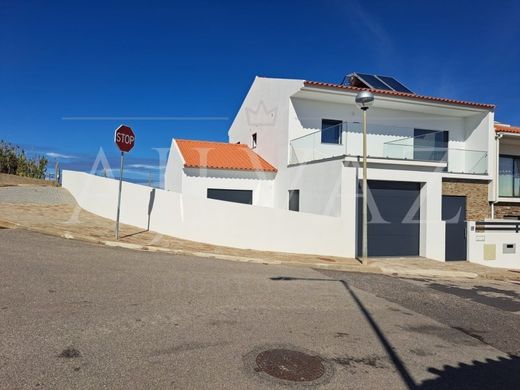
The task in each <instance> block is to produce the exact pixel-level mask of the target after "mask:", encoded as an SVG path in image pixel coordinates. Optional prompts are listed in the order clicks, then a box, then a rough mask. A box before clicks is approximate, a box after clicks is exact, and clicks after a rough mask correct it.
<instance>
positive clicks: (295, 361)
mask: <svg viewBox="0 0 520 390" xmlns="http://www.w3.org/2000/svg"><path fill="white" fill-rule="evenodd" d="M256 365H257V368H256V371H257V372H260V371H262V372H265V373H266V374H268V375H270V376H272V377H274V378H278V379H283V380H287V381H293V382H310V381H314V380H316V379H319V378H321V377H322V376H323V374H324V373H325V367H324V366H323V364H322V359H321V358H320V357H318V356H312V355H309V354H306V353H303V352H299V351H292V350H289V349H269V350H267V351H263V352H261V353H259V354H258V355H257V356H256Z"/></svg>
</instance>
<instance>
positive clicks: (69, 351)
mask: <svg viewBox="0 0 520 390" xmlns="http://www.w3.org/2000/svg"><path fill="white" fill-rule="evenodd" d="M58 357H61V358H66V359H73V358H79V357H81V353H80V352H79V351H78V350H77V349H76V348H74V347H68V348H65V349H64V350H63V351H61V353H60V354H59V355H58Z"/></svg>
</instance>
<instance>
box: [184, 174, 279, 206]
mask: <svg viewBox="0 0 520 390" xmlns="http://www.w3.org/2000/svg"><path fill="white" fill-rule="evenodd" d="M275 176H276V174H275V173H272V172H248V171H237V170H227V169H196V168H184V169H183V170H182V193H183V194H184V195H187V196H193V197H197V198H207V190H208V188H219V189H226V190H251V191H253V205H255V206H264V207H273V186H274V180H273V179H274V178H275Z"/></svg>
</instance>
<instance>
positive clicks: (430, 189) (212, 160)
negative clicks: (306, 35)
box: [165, 74, 520, 261]
mask: <svg viewBox="0 0 520 390" xmlns="http://www.w3.org/2000/svg"><path fill="white" fill-rule="evenodd" d="M379 81H381V79H379ZM388 85H389V84H388ZM403 88H404V87H403ZM366 89H369V90H371V92H373V94H374V95H375V101H374V104H373V106H372V107H371V108H370V109H369V111H368V135H367V144H368V158H367V164H368V182H369V190H370V191H369V227H368V242H369V249H368V250H369V256H385V257H390V256H423V257H428V258H431V259H436V260H440V261H444V260H464V259H466V253H467V251H466V246H467V243H466V229H467V224H466V221H482V220H486V219H490V218H493V217H496V218H503V217H508V218H513V217H515V216H518V215H520V208H519V207H518V206H520V179H519V177H520V169H519V168H520V143H519V144H518V145H519V147H516V146H515V144H516V143H517V142H520V129H518V128H514V127H508V126H501V125H495V118H494V109H495V106H494V105H492V104H483V103H473V102H464V101H458V100H453V99H444V98H435V97H430V96H422V95H417V94H415V93H413V92H411V91H409V90H408V89H406V88H404V90H405V91H403V90H402V89H401V90H395V89H392V88H387V89H380V88H373V87H372V86H370V85H366V84H364V80H363V78H362V77H359V78H358V77H357V75H356V74H353V76H351V78H350V80H349V83H348V84H329V83H320V82H312V81H305V80H288V79H274V78H262V77H257V78H256V79H255V81H254V82H253V84H252V86H251V88H250V90H249V92H248V94H247V96H246V97H245V99H244V101H243V103H242V105H241V107H240V109H239V111H238V113H237V115H236V117H235V119H234V121H233V123H232V125H231V127H230V129H229V132H228V135H229V143H210V142H205V141H185V140H175V139H174V140H173V141H172V145H171V152H170V156H169V160H168V163H167V167H166V174H165V189H166V190H169V191H175V192H180V193H183V194H189V195H190V196H194V197H200V198H212V199H218V200H224V201H231V202H237V203H246V204H251V205H252V206H253V207H269V208H277V209H284V210H292V211H294V212H299V213H309V214H318V215H323V216H329V217H333V218H338V219H341V222H342V226H344V229H345V230H344V231H345V233H344V237H343V239H344V242H343V243H342V245H344V248H345V252H344V253H345V255H346V256H350V257H355V256H357V255H358V254H359V252H360V250H359V249H360V245H359V244H360V239H359V238H360V237H359V235H360V234H359V232H360V181H361V179H362V169H361V165H362V157H361V156H362V124H361V122H362V112H361V110H360V109H359V108H358V107H357V106H356V104H355V96H356V95H357V93H359V92H360V91H362V90H366ZM504 128H507V129H505V130H504ZM515 150H518V152H515ZM515 156H519V157H518V158H515ZM517 172H518V176H517ZM499 179H500V180H499ZM517 200H518V202H517ZM251 223H254V221H251ZM244 229H247V226H244ZM290 234H291V232H290V231H288V232H287V235H290ZM327 234H328V232H326V231H321V232H320V231H317V232H316V239H317V240H319V239H320V236H323V235H327Z"/></svg>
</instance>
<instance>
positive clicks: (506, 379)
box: [271, 276, 520, 390]
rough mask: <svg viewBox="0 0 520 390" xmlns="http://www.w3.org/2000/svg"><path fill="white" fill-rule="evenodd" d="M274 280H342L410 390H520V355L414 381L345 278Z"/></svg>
mask: <svg viewBox="0 0 520 390" xmlns="http://www.w3.org/2000/svg"><path fill="white" fill-rule="evenodd" d="M271 280H274V281H292V280H299V281H319V282H336V283H341V284H342V285H343V287H344V288H345V290H346V291H347V292H348V293H349V295H350V296H351V298H352V299H353V300H354V302H355V303H356V305H357V306H358V308H359V310H360V311H361V313H362V314H363V316H364V317H365V319H366V320H367V322H368V323H369V324H370V326H371V328H372V330H373V331H374V333H375V334H376V336H377V338H378V339H379V342H380V343H381V345H382V346H383V348H384V349H385V351H386V353H387V355H388V357H389V358H390V360H391V361H392V363H393V365H394V367H395V369H396V370H397V372H398V373H399V375H400V376H401V379H402V380H403V382H404V384H405V385H406V387H407V388H408V389H457V390H459V389H461V390H465V389H468V390H469V389H471V390H474V389H483V390H488V389H489V390H491V389H500V390H517V389H520V358H519V357H517V356H509V357H508V358H499V359H498V360H492V359H486V361H485V362H479V361H476V360H474V361H473V362H472V364H471V365H469V364H465V363H459V364H458V365H457V366H456V367H452V366H448V365H446V366H444V367H443V368H442V369H438V368H434V367H429V368H428V369H427V370H428V372H430V373H432V374H435V375H437V378H434V379H428V380H425V381H424V382H422V383H419V384H418V383H415V381H414V379H413V378H412V376H411V375H410V372H409V371H408V369H407V368H406V365H405V364H404V362H403V361H402V360H401V358H400V357H399V355H398V354H397V352H396V351H395V348H394V347H393V346H392V344H391V343H390V341H389V340H388V339H387V338H386V337H385V335H384V333H383V331H382V330H381V328H380V327H379V325H378V324H377V323H376V321H375V320H374V318H373V317H372V316H371V315H370V313H369V311H368V310H367V308H366V307H365V305H363V302H361V300H360V299H359V297H358V296H357V294H356V293H355V292H354V291H353V290H352V289H351V288H350V286H349V285H348V283H347V282H346V281H345V280H338V279H324V278H294V277H290V276H278V277H272V278H271Z"/></svg>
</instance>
